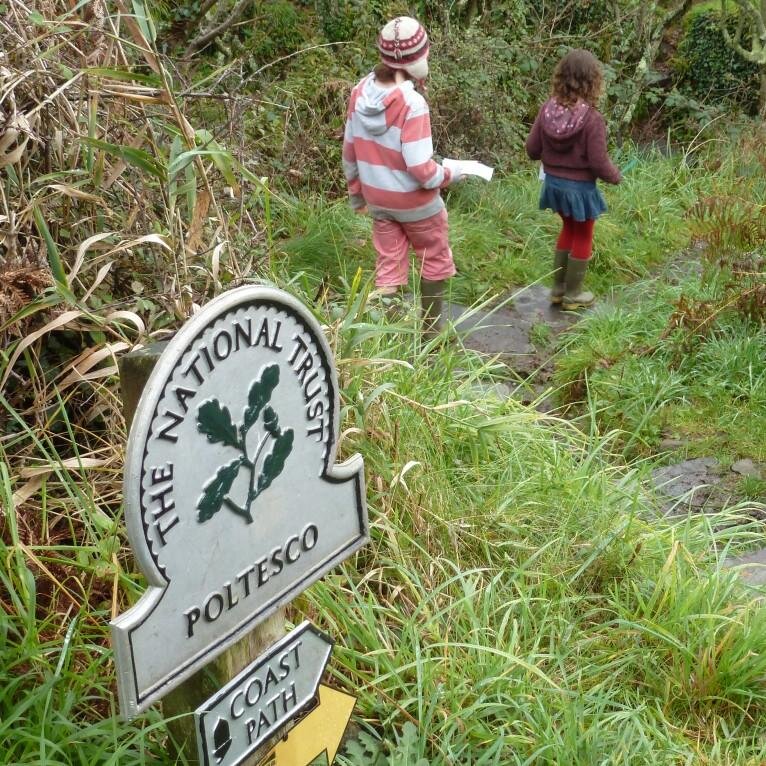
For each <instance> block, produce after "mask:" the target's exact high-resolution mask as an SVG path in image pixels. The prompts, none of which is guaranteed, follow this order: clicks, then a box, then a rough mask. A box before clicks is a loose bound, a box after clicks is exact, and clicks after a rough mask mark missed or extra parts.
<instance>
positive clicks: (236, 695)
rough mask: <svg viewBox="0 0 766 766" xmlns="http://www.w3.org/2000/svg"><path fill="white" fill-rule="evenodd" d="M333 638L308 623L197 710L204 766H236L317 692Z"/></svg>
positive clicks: (309, 701) (297, 713)
mask: <svg viewBox="0 0 766 766" xmlns="http://www.w3.org/2000/svg"><path fill="white" fill-rule="evenodd" d="M332 646H333V642H332V639H331V638H329V637H328V636H326V635H325V634H324V633H322V632H320V631H319V630H317V629H316V628H315V627H314V626H313V625H312V624H311V623H309V622H304V623H303V624H302V625H300V626H299V627H298V628H296V629H295V630H294V631H292V632H291V633H290V634H289V635H287V636H285V637H284V638H283V639H282V640H281V641H279V642H278V643H276V644H274V645H273V646H272V647H271V648H270V649H269V651H268V652H267V653H266V654H264V655H263V656H261V657H259V658H258V659H257V660H256V661H255V662H253V663H252V664H251V665H249V666H248V667H247V668H245V669H244V670H243V671H242V672H241V673H240V674H239V675H238V676H236V678H233V679H232V680H231V681H230V682H229V683H228V684H226V686H224V687H223V689H221V690H220V691H219V692H218V693H217V694H216V695H214V696H213V697H211V698H210V699H209V700H208V701H207V702H205V704H204V705H201V706H200V707H199V708H198V709H197V710H196V711H195V713H194V720H195V724H196V729H197V743H198V749H199V761H200V764H202V766H213V764H215V766H237V764H240V763H242V762H243V761H244V760H245V759H246V758H247V756H248V755H250V754H251V753H253V752H254V751H255V750H256V749H257V748H258V747H259V746H260V745H262V744H263V743H264V742H266V741H267V740H268V739H270V738H271V737H272V736H274V735H275V734H276V733H277V732H278V731H279V730H280V728H281V727H282V726H284V725H285V724H286V723H287V722H288V721H291V720H292V719H294V718H296V717H297V716H298V715H300V713H301V711H302V710H303V709H304V708H305V707H306V706H307V705H309V703H311V702H312V701H313V700H314V698H315V697H316V694H317V689H318V687H319V680H320V679H321V677H322V673H323V672H324V669H325V666H326V665H327V661H328V659H329V658H330V652H331V651H332Z"/></svg>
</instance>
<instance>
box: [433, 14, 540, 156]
mask: <svg viewBox="0 0 766 766" xmlns="http://www.w3.org/2000/svg"><path fill="white" fill-rule="evenodd" d="M432 37H433V54H432V55H431V62H430V63H431V73H432V74H431V77H430V81H429V93H428V101H429V104H430V106H431V112H432V123H433V133H434V145H435V146H436V147H437V149H438V151H439V152H440V153H441V154H443V155H450V154H456V155H459V156H464V157H470V158H472V159H478V160H483V161H485V162H489V163H494V164H499V165H503V164H504V163H507V162H508V161H509V160H510V157H512V156H513V153H514V152H515V151H517V150H519V149H520V148H521V145H522V142H523V140H524V137H525V135H526V130H527V125H526V124H525V121H524V118H525V115H526V114H527V112H529V111H530V108H531V106H532V107H533V106H534V105H531V106H530V104H531V100H533V99H534V96H531V95H530V93H529V92H528V91H526V90H524V89H523V88H522V87H521V84H520V83H521V71H520V60H519V55H518V49H517V48H515V47H514V46H511V45H510V44H509V43H508V42H506V41H505V40H503V39H502V38H500V37H495V36H493V35H490V34H487V33H486V32H483V31H482V30H480V29H478V28H476V27H470V28H468V29H466V30H464V31H456V30H453V31H452V33H451V34H450V35H449V36H446V35H441V34H440V33H435V34H434V35H433V36H432Z"/></svg>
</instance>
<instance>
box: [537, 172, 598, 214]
mask: <svg viewBox="0 0 766 766" xmlns="http://www.w3.org/2000/svg"><path fill="white" fill-rule="evenodd" d="M540 210H553V211H555V212H556V213H560V214H561V215H565V216H568V217H569V218H574V219H575V221H587V220H591V219H595V218H598V217H599V216H600V215H601V214H602V213H606V211H607V207H606V201H605V200H604V197H603V195H602V194H601V192H600V191H599V189H598V187H597V186H596V182H595V181H572V180H570V179H569V178H560V177H559V176H552V175H550V174H546V176H545V181H544V182H543V190H542V192H541V193H540Z"/></svg>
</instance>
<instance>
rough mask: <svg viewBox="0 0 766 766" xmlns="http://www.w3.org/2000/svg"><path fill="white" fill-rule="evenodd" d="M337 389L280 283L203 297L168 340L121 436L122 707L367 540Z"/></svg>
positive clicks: (321, 351) (169, 684) (137, 701)
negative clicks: (126, 547) (130, 595)
mask: <svg viewBox="0 0 766 766" xmlns="http://www.w3.org/2000/svg"><path fill="white" fill-rule="evenodd" d="M337 438H338V387H337V379H336V374H335V368H334V365H333V362H332V355H331V352H330V349H329V347H328V345H327V342H326V340H325V338H324V335H323V334H322V331H321V328H320V327H319V324H318V323H317V322H316V320H315V319H314V317H313V316H312V315H311V314H310V313H309V311H308V310H307V309H306V308H305V307H304V306H303V305H302V304H301V303H300V302H299V301H297V300H296V299H295V298H293V297H292V296H290V295H288V294H287V293H285V292H282V291H280V290H276V289H274V288H269V287H257V286H249V287H242V288H238V289H236V290H232V291H230V292H228V293H225V294H224V295H222V296H220V297H219V298H216V299H215V300H213V301H211V302H210V303H209V304H208V305H207V306H206V307H205V308H204V309H203V310H202V311H200V312H199V313H198V314H196V315H195V316H194V317H193V318H192V319H191V320H189V322H187V323H186V324H185V325H184V326H183V327H182V328H181V330H180V331H179V332H178V334H177V335H176V336H175V337H174V338H173V339H172V340H171V341H170V343H169V344H168V347H167V349H166V350H165V351H164V352H163V354H162V356H161V358H160V360H159V362H158V363H157V366H156V367H155V368H154V370H153V372H152V375H151V376H150V378H149V381H148V382H147V385H146V388H145V389H144V392H143V395H142V397H141V401H140V403H139V405H138V408H137V410H136V415H135V419H134V422H133V427H132V429H131V433H130V437H129V439H128V446H127V454H126V466H125V480H124V494H125V519H126V523H127V528H128V536H129V538H130V542H131V545H132V548H133V551H134V553H135V556H136V559H137V561H138V564H139V566H140V567H141V570H142V571H143V572H144V574H145V575H146V577H147V580H148V583H149V587H148V588H147V591H146V593H144V595H143V597H142V598H141V600H140V601H139V602H138V603H137V604H136V605H135V606H134V607H133V608H131V609H130V610H129V611H127V612H125V613H124V614H122V615H120V616H118V617H117V618H116V619H115V620H113V622H112V642H113V645H114V649H115V662H116V664H117V680H118V689H119V696H120V708H121V711H122V713H123V715H124V716H126V717H132V716H133V715H135V714H136V713H138V712H140V711H141V710H144V709H145V708H147V707H148V706H149V705H150V704H151V703H152V702H153V701H155V700H157V699H159V698H160V697H162V696H163V695H164V694H166V693H167V692H168V691H170V690H171V689H172V688H174V687H175V686H177V685H178V684H179V683H180V682H181V681H183V680H184V679H185V678H187V677H188V676H190V675H191V674H192V673H194V672H195V671H196V670H198V669H199V668H200V667H202V666H203V665H204V664H205V663H207V662H208V661H210V660H211V659H213V658H214V657H215V656H217V655H218V654H220V653H221V652H223V651H224V650H225V649H226V648H227V647H229V646H230V645H231V644H232V643H234V642H235V641H236V640H237V639H239V638H241V637H242V636H243V635H245V634H246V633H247V632H248V631H250V630H251V629H252V628H253V627H254V626H255V625H256V624H257V623H258V622H260V621H262V620H263V619H265V618H266V617H268V616H269V615H270V614H271V613H273V612H274V611H275V610H276V609H277V608H279V607H280V606H281V605H282V604H285V603H287V602H288V601H290V600H291V599H293V598H294V597H295V596H297V595H298V594H299V593H300V592H301V591H303V590H304V589H305V588H307V587H308V586H309V585H311V584H312V583H313V582H315V581H316V580H318V579H319V578H320V577H322V575H324V574H325V573H326V572H327V571H329V570H330V569H331V568H332V567H334V566H336V565H337V564H339V563H340V562H341V561H343V560H344V559H346V558H347V557H348V556H350V555H351V554H352V553H353V552H354V551H355V550H357V549H358V548H359V547H360V546H361V545H363V544H364V542H365V541H366V539H367V536H368V523H367V509H366V506H365V501H364V496H365V492H364V465H363V461H362V458H361V456H359V455H355V456H353V457H352V458H350V459H349V460H347V461H346V462H345V463H342V464H339V465H335V451H336V444H337Z"/></svg>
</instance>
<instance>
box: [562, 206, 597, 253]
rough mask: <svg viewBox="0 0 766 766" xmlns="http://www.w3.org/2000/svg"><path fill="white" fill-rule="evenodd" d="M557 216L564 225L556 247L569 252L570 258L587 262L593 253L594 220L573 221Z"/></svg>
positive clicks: (564, 216)
mask: <svg viewBox="0 0 766 766" xmlns="http://www.w3.org/2000/svg"><path fill="white" fill-rule="evenodd" d="M559 215H560V216H561V220H562V221H563V223H564V225H563V226H562V228H561V234H559V238H558V240H557V241H556V247H557V248H558V249H559V250H569V252H570V253H571V255H572V258H578V259H579V260H581V261H587V260H588V259H589V258H590V256H591V254H592V252H593V226H594V224H595V223H596V220H595V219H594V218H590V219H588V220H587V221H575V219H574V218H570V216H568V215H561V213H559Z"/></svg>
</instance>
